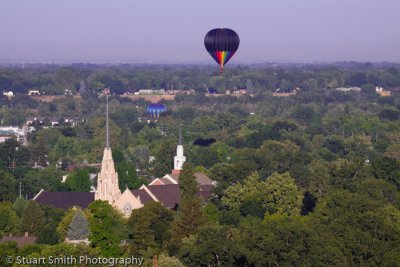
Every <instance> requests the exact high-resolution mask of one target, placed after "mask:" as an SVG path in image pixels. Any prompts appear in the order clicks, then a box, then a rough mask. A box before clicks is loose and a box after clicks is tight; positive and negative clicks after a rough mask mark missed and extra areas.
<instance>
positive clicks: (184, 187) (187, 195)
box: [170, 163, 206, 253]
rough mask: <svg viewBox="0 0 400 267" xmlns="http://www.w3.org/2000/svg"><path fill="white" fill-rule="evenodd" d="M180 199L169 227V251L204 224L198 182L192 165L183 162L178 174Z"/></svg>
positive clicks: (175, 249) (174, 250) (173, 249)
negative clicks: (176, 212) (175, 215)
mask: <svg viewBox="0 0 400 267" xmlns="http://www.w3.org/2000/svg"><path fill="white" fill-rule="evenodd" d="M179 189H180V191H181V199H180V204H179V208H178V214H177V217H176V219H175V221H174V223H173V225H172V228H171V242H170V251H171V252H173V253H176V252H177V248H178V247H179V246H180V244H181V239H182V238H184V237H188V236H190V235H192V234H195V233H196V232H197V229H198V227H200V226H202V225H204V223H205V222H206V217H205V215H204V214H203V212H202V210H201V199H200V198H199V197H198V195H197V193H198V192H199V184H198V183H197V181H196V178H195V177H194V172H193V167H192V165H191V164H190V163H185V164H184V166H183V170H182V171H181V173H180V175H179Z"/></svg>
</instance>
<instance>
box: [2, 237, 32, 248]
mask: <svg viewBox="0 0 400 267" xmlns="http://www.w3.org/2000/svg"><path fill="white" fill-rule="evenodd" d="M36 239H37V237H36V236H4V237H3V238H1V239H0V243H4V242H16V243H17V246H18V247H19V248H20V247H23V246H25V245H27V244H33V243H35V242H36Z"/></svg>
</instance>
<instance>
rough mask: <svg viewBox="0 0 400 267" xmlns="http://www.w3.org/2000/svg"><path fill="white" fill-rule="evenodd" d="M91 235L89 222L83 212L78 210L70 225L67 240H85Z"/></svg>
mask: <svg viewBox="0 0 400 267" xmlns="http://www.w3.org/2000/svg"><path fill="white" fill-rule="evenodd" d="M89 233H90V231H89V222H88V220H87V219H86V217H85V215H84V214H83V212H82V211H81V210H80V209H77V211H76V212H75V215H74V217H73V218H72V221H71V223H70V224H69V228H68V232H67V238H68V239H69V240H84V239H86V238H87V237H88V235H89Z"/></svg>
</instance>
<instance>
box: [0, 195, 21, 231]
mask: <svg viewBox="0 0 400 267" xmlns="http://www.w3.org/2000/svg"><path fill="white" fill-rule="evenodd" d="M0 218H1V220H0V235H8V234H14V233H15V231H16V229H17V226H18V217H17V214H16V212H15V210H14V209H13V208H12V204H11V203H10V202H0Z"/></svg>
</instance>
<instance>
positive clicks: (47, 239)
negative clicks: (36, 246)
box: [37, 205, 65, 244]
mask: <svg viewBox="0 0 400 267" xmlns="http://www.w3.org/2000/svg"><path fill="white" fill-rule="evenodd" d="M40 207H41V209H42V210H43V212H44V218H45V223H44V226H43V228H42V229H41V231H40V233H39V236H38V239H37V242H38V243H41V244H57V243H58V242H59V241H60V238H59V236H58V234H57V225H58V224H59V223H60V222H61V220H62V217H63V216H64V214H65V211H64V210H63V209H60V208H55V207H53V206H51V205H40Z"/></svg>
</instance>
